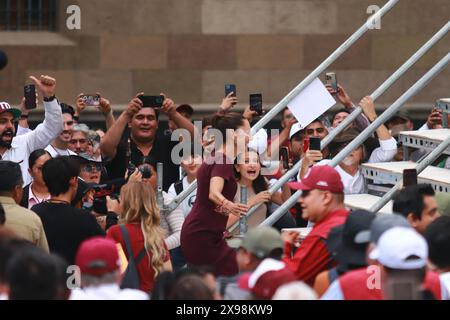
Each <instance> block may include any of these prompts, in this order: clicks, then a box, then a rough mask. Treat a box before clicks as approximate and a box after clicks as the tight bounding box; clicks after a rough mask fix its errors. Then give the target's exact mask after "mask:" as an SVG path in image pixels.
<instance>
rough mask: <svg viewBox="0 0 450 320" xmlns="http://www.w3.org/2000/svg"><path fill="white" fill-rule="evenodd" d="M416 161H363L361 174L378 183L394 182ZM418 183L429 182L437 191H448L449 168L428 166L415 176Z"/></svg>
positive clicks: (413, 166)
mask: <svg viewBox="0 0 450 320" xmlns="http://www.w3.org/2000/svg"><path fill="white" fill-rule="evenodd" d="M416 167H417V163H415V162H410V161H399V162H382V163H364V164H363V165H362V166H361V168H362V174H363V176H364V177H365V178H366V179H372V180H375V181H376V182H378V183H380V184H396V183H397V182H398V181H399V180H400V179H401V178H402V177H403V170H404V169H414V168H416ZM417 178H418V179H417V180H418V182H419V183H429V184H431V185H432V186H433V189H434V190H435V191H437V192H450V170H448V169H443V168H438V167H433V166H429V167H427V168H426V169H425V170H424V171H422V172H421V173H420V174H419V176H418V177H417Z"/></svg>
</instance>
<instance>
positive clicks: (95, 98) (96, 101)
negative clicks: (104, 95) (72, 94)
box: [81, 94, 101, 107]
mask: <svg viewBox="0 0 450 320" xmlns="http://www.w3.org/2000/svg"><path fill="white" fill-rule="evenodd" d="M100 99H101V98H100V95H98V94H84V95H82V96H81V100H82V101H83V103H84V104H85V105H86V106H94V107H97V106H99V105H100Z"/></svg>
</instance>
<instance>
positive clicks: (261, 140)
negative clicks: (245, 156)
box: [248, 129, 267, 154]
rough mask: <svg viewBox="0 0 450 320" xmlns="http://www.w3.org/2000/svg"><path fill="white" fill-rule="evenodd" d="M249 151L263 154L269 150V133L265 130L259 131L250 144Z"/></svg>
mask: <svg viewBox="0 0 450 320" xmlns="http://www.w3.org/2000/svg"><path fill="white" fill-rule="evenodd" d="M248 147H249V149H252V150H255V151H256V152H258V153H259V154H263V153H264V152H265V151H266V150H267V132H266V130H265V129H259V131H258V132H257V133H255V134H254V135H253V137H252V140H250V142H249V143H248Z"/></svg>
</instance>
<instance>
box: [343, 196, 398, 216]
mask: <svg viewBox="0 0 450 320" xmlns="http://www.w3.org/2000/svg"><path fill="white" fill-rule="evenodd" d="M380 199H381V198H380V197H377V196H373V195H371V194H346V195H345V200H344V203H345V206H346V207H347V208H348V209H351V210H356V209H364V210H369V209H370V207H372V206H373V205H374V204H375V203H377V202H378V200H380ZM392 205H393V202H392V200H391V201H389V202H388V203H387V204H386V205H385V206H384V207H383V208H382V209H381V210H380V211H379V212H380V213H392Z"/></svg>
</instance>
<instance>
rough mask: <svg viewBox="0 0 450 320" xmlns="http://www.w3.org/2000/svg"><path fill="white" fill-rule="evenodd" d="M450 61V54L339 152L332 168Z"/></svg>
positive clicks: (333, 160) (332, 161) (332, 163)
mask: <svg viewBox="0 0 450 320" xmlns="http://www.w3.org/2000/svg"><path fill="white" fill-rule="evenodd" d="M449 61H450V53H448V54H447V55H446V56H445V57H444V58H442V59H441V60H440V61H439V62H438V63H437V64H436V65H434V66H433V68H431V69H430V70H429V71H428V72H427V73H426V74H425V75H424V76H423V77H422V78H420V79H419V80H418V81H417V82H416V83H415V84H414V85H413V86H412V87H411V88H409V89H408V90H407V91H406V92H405V93H404V94H403V95H402V96H401V97H400V98H398V99H397V100H396V101H395V102H394V103H393V104H392V105H391V106H390V107H389V108H388V109H387V110H386V111H384V112H383V113H382V114H381V115H380V116H379V117H378V118H377V119H375V121H374V122H372V123H371V124H370V125H369V126H368V127H367V128H366V129H365V130H364V131H363V132H361V134H360V135H359V136H358V137H356V139H354V140H353V141H352V142H350V143H349V144H348V145H347V146H346V147H345V148H344V149H343V150H342V151H341V152H339V153H338V154H337V155H336V156H335V157H334V158H333V159H332V160H331V162H330V166H332V167H335V166H337V165H338V164H339V163H340V162H341V161H342V160H344V158H345V157H346V156H347V155H349V154H350V153H351V152H352V151H353V150H354V149H356V148H357V147H359V146H360V145H361V144H362V143H363V142H364V141H365V140H366V139H367V138H368V137H369V136H370V135H371V134H372V133H373V132H374V131H375V130H376V129H377V128H378V127H379V126H381V125H383V124H384V123H385V122H386V121H387V120H389V119H390V118H391V117H392V116H393V115H394V114H395V113H397V111H398V110H399V109H400V108H401V107H402V105H403V104H405V102H406V101H408V100H409V99H410V98H412V97H413V96H414V95H415V94H416V93H417V92H419V91H420V90H422V89H423V88H424V87H425V86H426V85H427V84H428V83H429V82H430V81H431V80H432V79H433V78H434V77H435V76H436V75H438V74H439V73H440V72H441V71H442V70H444V68H445V67H446V66H447V64H448V63H449Z"/></svg>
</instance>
